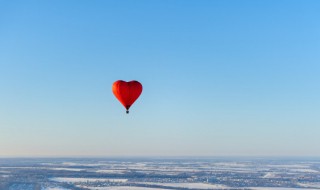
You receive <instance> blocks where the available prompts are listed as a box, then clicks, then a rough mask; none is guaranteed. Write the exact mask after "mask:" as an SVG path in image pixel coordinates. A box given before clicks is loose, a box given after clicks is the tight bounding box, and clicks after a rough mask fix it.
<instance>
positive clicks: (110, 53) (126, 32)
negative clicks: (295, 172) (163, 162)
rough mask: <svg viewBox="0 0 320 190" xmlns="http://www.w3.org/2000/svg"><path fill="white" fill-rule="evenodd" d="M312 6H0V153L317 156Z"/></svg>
mask: <svg viewBox="0 0 320 190" xmlns="http://www.w3.org/2000/svg"><path fill="white" fill-rule="evenodd" d="M319 10H320V2H319V1H308V0H307V1H302V0H301V1H292V0H290V1H289V0H288V1H283V0H280V1H267V0H266V1H253V0H252V1H195V0H194V1H184V0H176V1H147V0H145V1H142V0H141V1H116V0H114V1H75V0H74V1H72V0H70V1H0V150H1V151H0V156H320V147H319V146H318V145H319V144H320V138H319V136H320V120H319V115H320V22H319V20H320V12H319ZM119 79H122V80H138V81H140V82H141V83H142V85H143V86H144V91H143V93H142V95H141V97H140V98H139V100H137V102H136V103H135V104H134V105H133V106H132V108H131V113H130V114H129V115H126V114H125V109H124V108H123V107H122V105H121V104H120V103H119V102H118V101H117V100H116V99H115V98H114V96H113V94H112V92H111V85H112V83H113V82H114V81H116V80H119Z"/></svg>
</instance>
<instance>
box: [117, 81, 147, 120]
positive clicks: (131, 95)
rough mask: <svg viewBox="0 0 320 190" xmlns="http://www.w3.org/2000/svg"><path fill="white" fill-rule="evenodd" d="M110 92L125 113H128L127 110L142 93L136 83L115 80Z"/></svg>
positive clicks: (139, 84) (139, 85)
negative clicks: (124, 109) (123, 108)
mask: <svg viewBox="0 0 320 190" xmlns="http://www.w3.org/2000/svg"><path fill="white" fill-rule="evenodd" d="M112 92H113V94H114V95H115V97H116V98H117V99H118V100H119V101H120V103H121V104H122V105H123V106H124V107H125V108H126V110H127V111H126V113H127V114H128V113H129V108H130V107H131V106H132V104H133V103H134V102H135V101H136V100H137V99H138V98H139V96H140V94H141V92H142V85H141V83H140V82H138V81H135V80H133V81H130V82H126V81H122V80H117V81H116V82H114V83H113V85H112Z"/></svg>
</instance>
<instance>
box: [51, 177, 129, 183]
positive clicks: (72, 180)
mask: <svg viewBox="0 0 320 190" xmlns="http://www.w3.org/2000/svg"><path fill="white" fill-rule="evenodd" d="M50 180H52V181H56V182H65V183H78V182H127V181H128V179H112V178H72V177H54V178H51V179H50Z"/></svg>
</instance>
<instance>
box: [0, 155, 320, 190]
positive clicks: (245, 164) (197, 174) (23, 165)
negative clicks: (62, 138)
mask: <svg viewBox="0 0 320 190" xmlns="http://www.w3.org/2000/svg"><path fill="white" fill-rule="evenodd" d="M0 189H1V190H2V189H3V190H6V189H9V190H33V189H35V190H71V189H75V190H94V189H97V190H108V189H111V190H126V189H128V190H137V189H141V190H163V189H179V190H183V189H199V190H203V189H214V190H217V189H223V190H228V189H229V190H237V189H248V190H249V189H250V190H267V189H270V190H301V189H306V190H307V189H320V160H319V159H289V158H286V159H280V158H277V159H276V158H246V159H245V158H199V159H191V158H163V159H156V158H131V159H129V158H99V159H94V158H85V159H79V158H78V159H71V158H64V159H63V158H59V159H58V158H56V159H49V158H42V159H40V158H38V159H35V158H33V159H31V158H26V159H14V158H12V159H9V158H2V159H0Z"/></svg>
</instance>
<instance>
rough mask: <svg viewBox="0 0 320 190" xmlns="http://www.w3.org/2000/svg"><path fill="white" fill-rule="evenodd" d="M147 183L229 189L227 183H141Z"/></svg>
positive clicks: (193, 187)
mask: <svg viewBox="0 0 320 190" xmlns="http://www.w3.org/2000/svg"><path fill="white" fill-rule="evenodd" d="M141 184H147V185H159V186H160V185H161V186H166V187H180V188H189V189H229V187H227V186H225V185H219V184H209V183H148V182H147V183H141Z"/></svg>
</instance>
